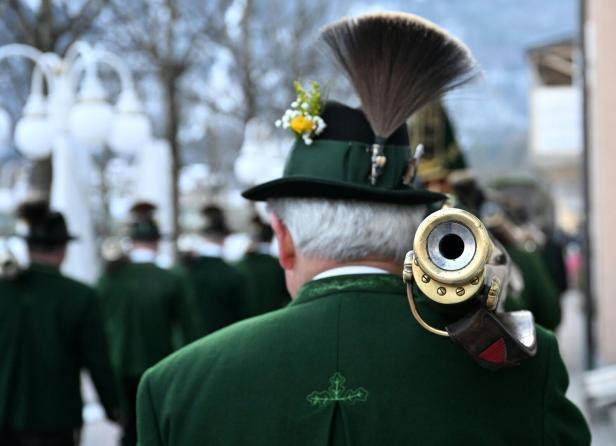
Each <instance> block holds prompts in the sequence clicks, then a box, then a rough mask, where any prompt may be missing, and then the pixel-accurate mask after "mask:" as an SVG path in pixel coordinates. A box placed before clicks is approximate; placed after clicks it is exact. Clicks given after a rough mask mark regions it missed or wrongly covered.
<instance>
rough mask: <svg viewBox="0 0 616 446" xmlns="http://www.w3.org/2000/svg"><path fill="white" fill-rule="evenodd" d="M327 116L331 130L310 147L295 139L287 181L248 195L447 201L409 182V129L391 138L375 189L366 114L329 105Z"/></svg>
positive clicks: (269, 184)
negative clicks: (405, 180)
mask: <svg viewBox="0 0 616 446" xmlns="http://www.w3.org/2000/svg"><path fill="white" fill-rule="evenodd" d="M321 116H322V118H323V121H325V123H326V125H327V127H326V128H325V130H324V131H323V133H322V134H321V135H319V137H318V138H316V139H315V140H314V141H313V142H312V144H310V145H307V144H306V143H305V142H304V140H303V139H302V138H298V139H297V140H296V141H295V143H294V145H293V148H292V149H291V152H290V153H289V156H288V158H287V161H286V164H285V168H284V173H283V175H282V178H279V179H276V180H273V181H269V182H267V183H264V184H260V185H258V186H255V187H253V188H251V189H248V190H247V191H245V192H244V193H243V194H242V195H243V196H244V197H245V198H248V199H249V200H256V201H263V200H267V199H269V198H280V197H303V198H329V199H346V200H352V199H355V200H363V201H374V202H381V203H397V204H408V205H417V204H426V203H433V202H435V201H439V200H443V199H444V198H445V197H444V195H442V194H438V193H434V192H429V191H427V190H423V189H418V188H415V187H413V186H407V185H405V184H404V183H403V177H404V174H405V172H406V171H407V168H408V166H409V162H410V161H411V158H412V154H411V149H410V146H409V140H408V134H407V131H406V128H405V126H401V127H400V128H399V129H398V130H396V131H395V132H394V134H392V135H391V136H390V137H389V138H388V139H387V140H386V142H385V147H384V156H385V157H386V162H385V165H384V166H383V168H382V172H381V175H380V176H379V178H378V179H377V184H376V185H372V184H371V181H370V173H371V169H372V145H373V143H374V140H375V136H374V133H373V132H372V129H371V127H370V124H369V123H368V120H367V119H366V117H365V115H364V113H363V112H362V111H361V110H359V109H355V108H352V107H348V106H346V105H344V104H340V103H337V102H328V103H326V104H325V107H324V110H323V113H322V115H321Z"/></svg>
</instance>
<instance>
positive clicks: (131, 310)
mask: <svg viewBox="0 0 616 446" xmlns="http://www.w3.org/2000/svg"><path fill="white" fill-rule="evenodd" d="M98 291H99V297H100V306H101V309H102V314H103V321H104V324H105V332H106V334H107V339H108V340H109V346H110V353H111V363H112V365H113V368H114V372H115V374H116V377H117V378H118V379H123V378H138V377H140V376H141V374H142V373H143V372H144V371H145V370H146V369H147V368H148V367H151V366H152V365H154V364H155V363H157V362H158V361H160V360H161V359H163V358H164V357H165V356H167V355H168V354H170V353H171V352H173V351H174V350H175V349H176V348H178V347H180V346H181V345H183V344H185V343H186V342H187V341H191V340H193V339H196V337H197V334H198V332H199V331H200V328H199V326H198V321H197V320H196V317H195V306H194V304H193V302H192V301H191V296H190V294H189V293H188V291H187V289H186V288H185V286H184V283H183V282H182V280H181V278H180V277H179V276H177V275H176V274H175V273H173V272H171V271H168V270H165V269H162V268H159V267H158V266H156V265H154V264H153V263H129V262H126V263H124V264H121V265H116V266H115V267H114V268H113V269H112V270H110V271H109V272H107V273H105V274H104V275H103V276H102V277H101V279H100V280H99V283H98Z"/></svg>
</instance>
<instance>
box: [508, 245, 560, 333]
mask: <svg viewBox="0 0 616 446" xmlns="http://www.w3.org/2000/svg"><path fill="white" fill-rule="evenodd" d="M506 249H507V252H508V253H509V255H510V256H511V260H512V261H513V263H514V264H515V265H516V266H517V267H518V268H519V269H520V272H521V273H522V278H523V279H524V288H523V290H522V292H521V293H520V295H519V296H511V297H509V298H508V299H507V304H506V308H507V309H510V310H515V309H527V310H530V311H531V312H532V313H533V316H534V317H535V322H536V323H538V324H539V325H542V326H543V327H545V328H547V329H549V330H556V328H557V327H558V324H560V319H561V311H560V302H559V292H558V289H557V288H556V286H555V285H554V282H553V281H552V278H551V277H550V274H549V273H548V271H547V269H546V266H545V264H544V263H543V259H542V258H541V256H540V255H539V253H537V252H531V251H527V250H525V249H522V248H518V247H513V246H508V247H506Z"/></svg>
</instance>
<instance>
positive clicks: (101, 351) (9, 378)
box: [0, 264, 117, 444]
mask: <svg viewBox="0 0 616 446" xmlns="http://www.w3.org/2000/svg"><path fill="white" fill-rule="evenodd" d="M0 351H2V360H1V361H0V437H1V438H0V444H11V443H10V442H9V440H7V435H8V436H10V435H11V434H10V433H11V432H16V433H23V435H22V436H21V437H20V438H21V440H22V441H24V439H25V438H27V437H28V436H29V435H32V436H37V435H40V439H38V438H39V437H36V438H37V440H36V441H41V442H43V441H45V443H36V444H56V443H51V442H52V441H64V438H68V439H69V441H70V438H71V437H73V435H74V432H77V431H78V430H79V428H80V427H81V424H82V419H81V412H82V399H81V392H80V370H81V369H87V370H88V371H89V373H90V375H91V377H92V380H93V382H94V385H95V387H96V390H97V392H98V395H99V398H100V400H101V403H102V404H103V407H104V408H105V411H106V412H107V415H108V416H111V414H112V413H113V412H115V411H116V410H117V395H116V391H115V388H114V381H113V374H112V371H111V367H110V364H109V357H108V352H107V346H106V342H105V335H104V333H103V326H102V323H101V316H100V312H99V308H98V304H97V301H96V295H95V293H94V291H93V290H92V289H91V288H90V287H88V286H86V285H84V284H82V283H79V282H77V281H74V280H72V279H69V278H67V277H65V276H63V275H62V274H61V273H60V271H59V269H58V268H56V267H53V266H49V265H43V264H33V265H32V266H31V267H30V269H29V270H27V271H26V272H24V273H23V275H21V276H20V277H18V278H17V279H14V280H8V279H6V280H0ZM54 438H56V440H54ZM32 440H33V441H34V437H32ZM32 444H35V443H32ZM57 444H72V442H71V443H69V442H61V443H57Z"/></svg>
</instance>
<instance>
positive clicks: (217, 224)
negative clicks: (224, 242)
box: [201, 204, 231, 240]
mask: <svg viewBox="0 0 616 446" xmlns="http://www.w3.org/2000/svg"><path fill="white" fill-rule="evenodd" d="M201 215H203V217H204V219H205V223H204V225H203V229H202V230H201V233H202V234H203V235H204V236H205V237H207V238H211V239H214V240H221V239H224V238H225V237H227V236H228V235H229V234H231V230H230V229H229V227H228V226H227V220H226V218H225V213H224V211H223V210H222V209H221V208H220V207H219V206H216V205H213V204H210V205H207V206H204V207H203V208H202V209H201Z"/></svg>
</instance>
